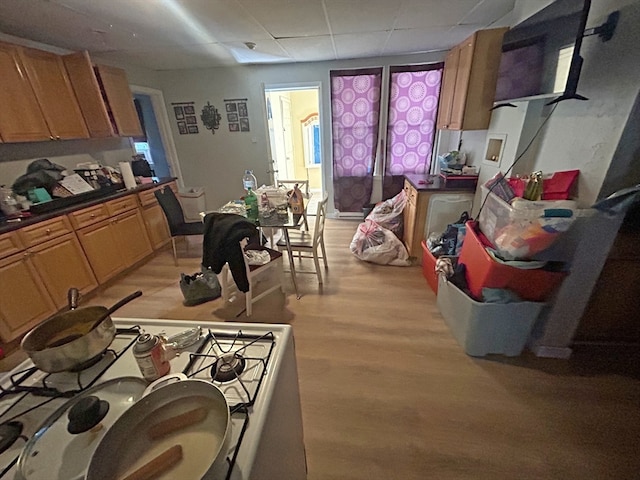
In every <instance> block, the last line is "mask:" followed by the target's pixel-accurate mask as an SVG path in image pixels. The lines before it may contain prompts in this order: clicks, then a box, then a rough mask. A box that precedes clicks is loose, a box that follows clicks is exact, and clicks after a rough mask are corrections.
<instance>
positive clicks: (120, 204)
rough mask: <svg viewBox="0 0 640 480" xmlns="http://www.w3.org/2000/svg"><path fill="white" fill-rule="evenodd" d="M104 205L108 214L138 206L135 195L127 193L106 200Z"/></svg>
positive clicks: (126, 210)
mask: <svg viewBox="0 0 640 480" xmlns="http://www.w3.org/2000/svg"><path fill="white" fill-rule="evenodd" d="M106 206H107V211H108V212H109V216H113V215H118V214H119V213H124V212H128V211H129V210H133V209H136V208H138V203H137V201H136V197H135V195H127V196H126V197H122V198H117V199H115V200H110V201H108V202H106Z"/></svg>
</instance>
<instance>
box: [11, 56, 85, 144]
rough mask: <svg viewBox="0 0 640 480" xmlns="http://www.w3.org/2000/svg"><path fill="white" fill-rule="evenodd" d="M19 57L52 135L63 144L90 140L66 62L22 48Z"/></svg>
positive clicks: (59, 58) (57, 57) (58, 57)
mask: <svg viewBox="0 0 640 480" xmlns="http://www.w3.org/2000/svg"><path fill="white" fill-rule="evenodd" d="M19 54H20V58H21V60H22V63H23V64H24V66H25V69H26V71H27V75H28V77H29V81H30V82H31V85H32V86H33V91H34V92H35V95H36V98H37V99H38V103H39V104H40V108H41V109H42V113H43V115H44V118H45V120H46V122H47V125H48V126H49V131H50V132H51V135H52V136H53V137H54V138H55V139H62V140H64V139H73V138H89V132H88V131H87V127H86V125H85V123H84V118H83V117H82V112H81V111H80V106H79V105H78V101H77V99H76V96H75V93H74V91H73V88H72V87H71V83H70V82H69V78H68V76H67V71H66V70H65V68H64V64H63V63H62V58H61V57H60V56H59V55H56V54H54V53H51V52H45V51H44V50H36V49H33V48H22V47H21V48H20V49H19Z"/></svg>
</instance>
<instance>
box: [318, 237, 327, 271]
mask: <svg viewBox="0 0 640 480" xmlns="http://www.w3.org/2000/svg"><path fill="white" fill-rule="evenodd" d="M320 248H321V249H322V261H323V262H324V268H325V269H327V268H329V265H327V251H326V250H325V248H324V237H320Z"/></svg>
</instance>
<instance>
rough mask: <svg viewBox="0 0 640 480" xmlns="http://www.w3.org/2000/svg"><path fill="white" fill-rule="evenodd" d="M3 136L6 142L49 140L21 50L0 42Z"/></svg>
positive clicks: (0, 131)
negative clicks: (23, 62)
mask: <svg viewBox="0 0 640 480" xmlns="http://www.w3.org/2000/svg"><path fill="white" fill-rule="evenodd" d="M0 72H2V74H0V137H2V140H3V141H4V142H35V141H42V140H49V139H50V137H51V132H49V128H48V127H47V123H46V122H45V119H44V116H43V115H42V110H40V105H39V104H38V100H37V99H36V96H35V94H34V92H33V88H32V87H31V82H29V78H28V77H27V73H26V71H25V68H24V66H23V65H22V61H21V60H20V57H19V53H18V47H16V46H15V45H10V44H7V43H0Z"/></svg>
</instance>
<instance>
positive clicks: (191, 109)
mask: <svg viewBox="0 0 640 480" xmlns="http://www.w3.org/2000/svg"><path fill="white" fill-rule="evenodd" d="M184 114H185V115H195V114H196V109H195V107H194V106H193V105H185V106H184Z"/></svg>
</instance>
